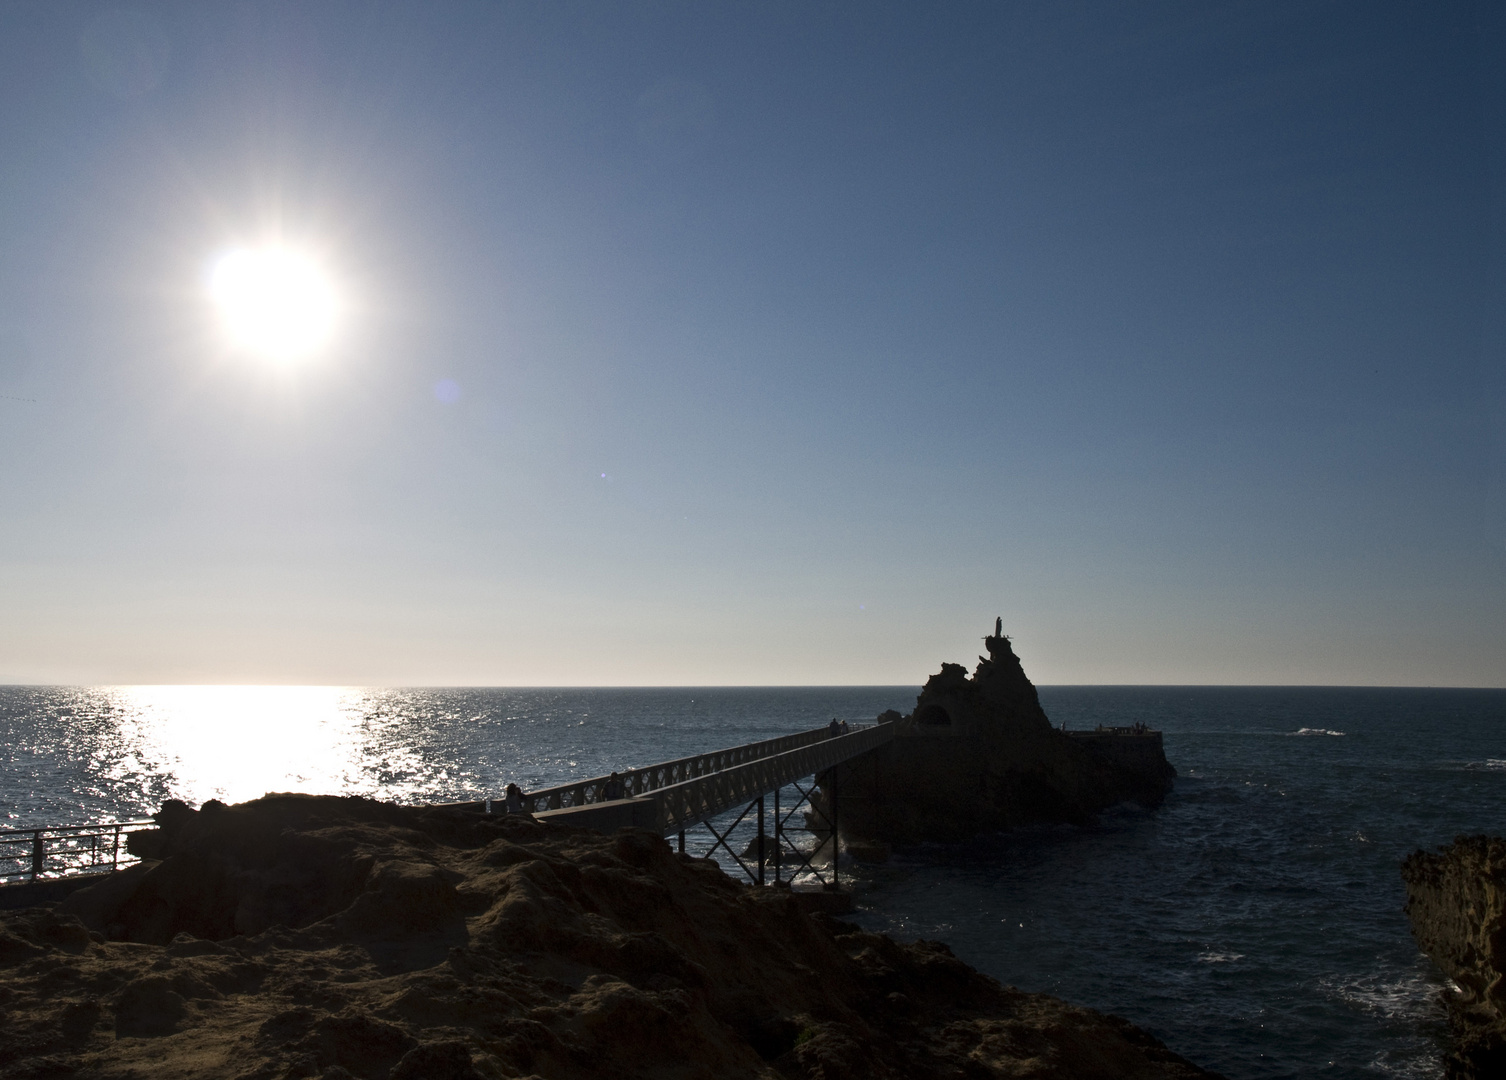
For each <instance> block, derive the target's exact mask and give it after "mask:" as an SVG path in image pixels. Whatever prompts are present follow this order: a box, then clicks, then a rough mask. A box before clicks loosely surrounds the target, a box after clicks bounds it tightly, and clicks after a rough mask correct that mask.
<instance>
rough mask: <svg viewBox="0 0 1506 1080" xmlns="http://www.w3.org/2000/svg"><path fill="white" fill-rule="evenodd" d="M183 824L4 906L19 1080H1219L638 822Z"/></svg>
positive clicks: (441, 815) (1159, 1048) (5, 964)
mask: <svg viewBox="0 0 1506 1080" xmlns="http://www.w3.org/2000/svg"><path fill="white" fill-rule="evenodd" d="M161 824H162V826H163V827H162V828H161V829H160V830H158V831H156V832H154V833H153V834H152V835H151V836H150V837H149V838H147V839H146V840H144V841H142V844H143V845H144V846H143V848H142V850H143V852H145V853H149V854H151V855H153V856H155V859H154V860H153V861H151V862H148V863H145V864H143V865H142V867H140V868H138V869H136V870H134V871H132V872H130V873H129V874H125V873H123V874H120V875H116V876H115V877H114V878H112V879H111V880H110V881H109V882H106V883H101V884H100V885H96V886H94V887H92V888H89V889H84V890H81V891H80V892H78V893H75V894H74V895H73V896H71V897H69V899H68V900H67V901H66V902H64V903H63V904H61V905H58V906H56V907H50V908H49V907H40V908H30V909H26V910H22V911H15V912H5V913H0V1021H3V1023H4V1025H5V1031H6V1033H7V1038H6V1039H5V1040H3V1041H0V1074H3V1075H4V1076H6V1077H8V1078H9V1077H18V1078H19V1077H41V1076H66V1075H76V1076H90V1077H120V1078H122V1080H123V1078H124V1077H126V1076H128V1075H135V1076H141V1075H150V1076H152V1077H154V1078H164V1080H171V1078H178V1077H182V1078H185V1080H186V1078H188V1077H195V1078H198V1077H221V1076H223V1077H237V1078H241V1080H282V1078H284V1077H314V1076H321V1077H324V1078H327V1080H348V1078H350V1077H361V1078H364V1080H417V1078H420V1077H423V1078H428V1080H444V1078H448V1080H478V1078H482V1077H485V1078H501V1077H516V1076H526V1075H534V1076H539V1077H560V1078H571V1080H573V1078H580V1080H585V1078H588V1077H593V1078H594V1077H600V1076H604V1075H610V1076H614V1077H618V1076H620V1077H637V1076H642V1077H648V1076H665V1075H674V1076H677V1077H687V1078H689V1077H706V1078H712V1077H715V1078H740V1077H750V1078H751V1077H759V1078H764V1080H777V1078H780V1077H787V1078H810V1080H842V1078H847V1077H852V1078H854V1080H856V1078H859V1077H861V1078H865V1080H866V1078H870V1077H872V1078H880V1080H882V1078H888V1077H893V1078H896V1080H898V1078H900V1077H905V1078H907V1080H909V1078H927V1077H958V1078H961V1077H999V1078H1001V1080H1002V1078H1003V1077H1006V1076H1007V1077H1063V1078H1065V1077H1074V1078H1082V1080H1093V1078H1103V1080H1108V1078H1111V1077H1114V1078H1118V1077H1133V1078H1145V1080H1150V1078H1183V1077H1188V1078H1190V1077H1200V1076H1209V1075H1211V1074H1209V1073H1206V1072H1204V1071H1202V1070H1200V1069H1198V1068H1197V1067H1196V1066H1193V1065H1192V1064H1190V1063H1188V1062H1187V1061H1185V1060H1184V1059H1182V1058H1180V1057H1178V1056H1177V1055H1176V1054H1174V1053H1172V1052H1171V1051H1169V1050H1167V1049H1166V1047H1164V1046H1163V1045H1162V1044H1161V1043H1159V1042H1158V1041H1157V1040H1155V1039H1154V1038H1152V1037H1151V1036H1150V1035H1148V1034H1146V1033H1145V1032H1143V1031H1140V1030H1139V1029H1137V1028H1135V1027H1134V1026H1133V1025H1131V1024H1129V1023H1128V1022H1127V1021H1124V1020H1122V1019H1119V1018H1116V1017H1112V1016H1105V1015H1102V1014H1099V1013H1094V1012H1091V1011H1089V1010H1086V1009H1079V1008H1075V1007H1073V1006H1071V1005H1068V1004H1066V1003H1064V1002H1061V1001H1059V1000H1057V999H1055V998H1051V997H1048V996H1046V995H1041V994H1025V993H1021V992H1020V991H1018V990H1014V989H1011V988H1008V987H1004V986H1001V985H1000V984H999V983H997V982H995V981H994V980H992V979H990V978H987V977H986V976H983V975H981V974H979V973H978V972H976V971H974V970H973V969H972V968H969V967H968V966H967V965H966V964H963V963H962V962H961V961H959V960H958V959H957V958H956V957H954V956H953V955H952V954H951V952H950V950H948V949H947V947H946V946H945V945H942V944H940V943H937V942H916V943H912V944H900V943H897V942H895V941H893V940H891V939H889V938H886V937H883V936H881V935H878V934H872V933H867V932H865V931H862V930H860V929H858V928H857V927H855V926H852V925H850V924H846V923H842V922H839V921H837V920H834V919H831V918H830V917H826V916H820V915H811V914H807V913H806V912H804V911H803V910H802V909H801V906H800V904H799V903H798V901H797V900H796V898H795V897H793V896H791V895H790V894H789V893H788V892H786V891H783V890H779V889H774V888H762V889H760V888H754V887H750V886H746V885H743V884H740V883H738V882H736V881H734V880H732V879H731V878H730V877H728V876H727V875H726V874H724V873H723V872H722V871H721V870H720V869H719V868H718V867H717V866H716V865H715V864H714V863H710V862H708V861H706V860H701V859H694V858H690V857H687V856H683V855H676V854H674V853H673V852H672V851H671V849H670V846H669V845H668V844H667V843H665V842H664V841H663V840H662V839H661V838H659V837H657V836H655V835H652V834H650V833H647V832H643V831H639V830H629V829H625V830H622V831H620V832H618V833H617V834H615V835H611V836H605V835H602V834H600V833H595V832H588V831H586V830H581V829H574V828H570V827H567V826H562V825H551V824H545V823H540V822H535V821H533V820H532V819H530V818H527V817H525V816H523V815H506V816H490V815H484V814H478V813H472V812H468V811H462V810H455V809H446V808H414V807H398V806H391V805H387V804H381V803H375V802H370V801H367V800H362V799H342V798H332V797H318V798H315V797H308V796H296V795H280V796H268V797H266V798H264V799H259V800H256V801H255V802H251V803H245V804H242V805H239V806H231V807H216V808H214V809H213V810H212V811H210V812H202V811H201V812H198V813H195V812H194V811H192V810H188V809H187V808H186V807H184V808H181V809H179V808H173V809H172V810H171V811H170V812H169V813H168V814H165V815H163V817H162V819H161ZM148 849H149V850H148ZM91 894H92V895H91Z"/></svg>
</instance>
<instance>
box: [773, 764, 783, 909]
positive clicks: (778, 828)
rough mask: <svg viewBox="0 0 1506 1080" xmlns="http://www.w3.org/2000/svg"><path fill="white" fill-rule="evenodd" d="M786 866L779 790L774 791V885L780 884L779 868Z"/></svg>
mask: <svg viewBox="0 0 1506 1080" xmlns="http://www.w3.org/2000/svg"><path fill="white" fill-rule="evenodd" d="M783 865H784V826H783V825H781V824H780V822H779V789H778V788H775V789H774V884H775V885H778V884H779V868H780V867H781V866H783Z"/></svg>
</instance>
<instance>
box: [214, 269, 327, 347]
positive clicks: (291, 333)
mask: <svg viewBox="0 0 1506 1080" xmlns="http://www.w3.org/2000/svg"><path fill="white" fill-rule="evenodd" d="M209 296H210V299H211V300H212V301H213V303H214V305H215V307H216V308H217V309H218V311H219V314H220V319H221V322H222V323H223V325H224V329H225V333H226V335H227V336H228V337H229V339H230V341H231V343H232V344H233V345H234V346H235V347H237V348H239V349H243V350H245V351H246V352H249V353H253V354H255V355H257V356H260V357H262V358H264V359H267V360H270V361H274V362H278V363H286V362H290V361H294V360H301V359H303V358H305V357H308V356H310V355H312V354H313V353H316V352H318V351H319V350H320V349H322V348H323V347H324V346H325V345H327V344H328V343H329V340H330V338H331V336H332V335H333V333H334V330H335V324H336V322H337V321H338V317H339V313H340V302H339V296H338V294H337V292H336V290H335V287H334V283H333V282H332V281H331V280H330V277H329V274H328V273H327V272H326V271H325V269H324V268H323V267H322V266H321V265H319V263H318V262H317V261H316V260H315V259H313V258H312V257H310V256H309V255H307V254H305V253H303V252H300V251H295V250H291V249H288V248H284V247H279V246H273V247H262V248H237V249H236V250H234V251H230V252H227V253H226V254H225V255H223V256H221V257H220V259H219V260H218V261H217V262H216V263H215V265H214V269H213V271H212V272H211V273H210V276H209Z"/></svg>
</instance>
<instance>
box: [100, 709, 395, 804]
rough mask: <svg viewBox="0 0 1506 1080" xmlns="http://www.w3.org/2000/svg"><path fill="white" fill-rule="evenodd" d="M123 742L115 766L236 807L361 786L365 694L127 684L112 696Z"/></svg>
mask: <svg viewBox="0 0 1506 1080" xmlns="http://www.w3.org/2000/svg"><path fill="white" fill-rule="evenodd" d="M114 694H115V696H116V700H117V704H118V706H119V707H120V713H121V716H120V728H119V739H120V743H121V744H123V747H127V748H129V749H128V751H127V752H126V753H125V754H124V755H122V756H121V757H120V758H118V759H117V760H116V761H114V762H112V763H111V765H110V772H111V773H112V774H113V775H112V778H113V779H117V780H129V779H131V776H130V774H131V773H140V774H158V775H160V774H164V773H166V774H170V775H171V776H172V777H173V779H174V781H175V783H173V785H172V786H173V788H174V790H175V792H176V793H177V794H178V797H179V798H183V799H186V800H188V801H189V802H191V803H202V802H204V801H205V800H208V799H220V800H222V801H224V802H232V803H233V802H242V801H244V800H246V799H254V798H257V797H258V796H260V795H264V794H266V793H267V792H269V791H319V792H351V791H353V790H358V789H360V788H362V787H363V786H367V785H363V784H362V783H361V779H362V776H361V774H362V769H361V757H362V749H361V744H362V741H363V740H362V734H363V733H362V727H363V717H362V711H361V709H360V708H359V702H360V699H361V696H362V695H361V692H360V691H359V690H352V689H349V688H346V687H338V686H129V687H119V688H116V689H115V691H114Z"/></svg>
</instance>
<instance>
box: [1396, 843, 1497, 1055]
mask: <svg viewBox="0 0 1506 1080" xmlns="http://www.w3.org/2000/svg"><path fill="white" fill-rule="evenodd" d="M1401 876H1402V880H1403V881H1405V882H1406V885H1407V907H1406V912H1407V918H1408V919H1409V920H1410V921H1411V924H1412V936H1413V937H1414V938H1416V939H1417V945H1418V947H1419V948H1421V949H1422V951H1423V952H1425V953H1427V954H1428V955H1429V956H1430V957H1432V958H1433V962H1434V963H1435V964H1437V965H1438V967H1439V969H1440V970H1442V971H1443V973H1444V974H1445V975H1447V976H1448V977H1449V978H1450V979H1451V980H1453V982H1454V985H1455V986H1457V987H1458V991H1457V992H1451V993H1447V994H1446V995H1445V997H1444V1003H1445V1005H1446V1006H1447V1007H1448V1014H1449V1028H1450V1030H1451V1035H1452V1046H1451V1047H1450V1050H1449V1053H1448V1055H1447V1057H1446V1058H1445V1059H1444V1067H1445V1070H1446V1073H1447V1075H1448V1077H1449V1080H1494V1078H1499V1077H1502V1076H1506V839H1502V838H1500V837H1496V836H1460V837H1457V838H1455V840H1454V842H1453V843H1452V844H1450V845H1448V846H1447V847H1444V848H1441V849H1439V851H1437V852H1436V853H1433V852H1427V851H1416V852H1413V853H1412V854H1411V855H1409V856H1408V857H1407V859H1406V861H1405V862H1403V863H1402V866H1401Z"/></svg>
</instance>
